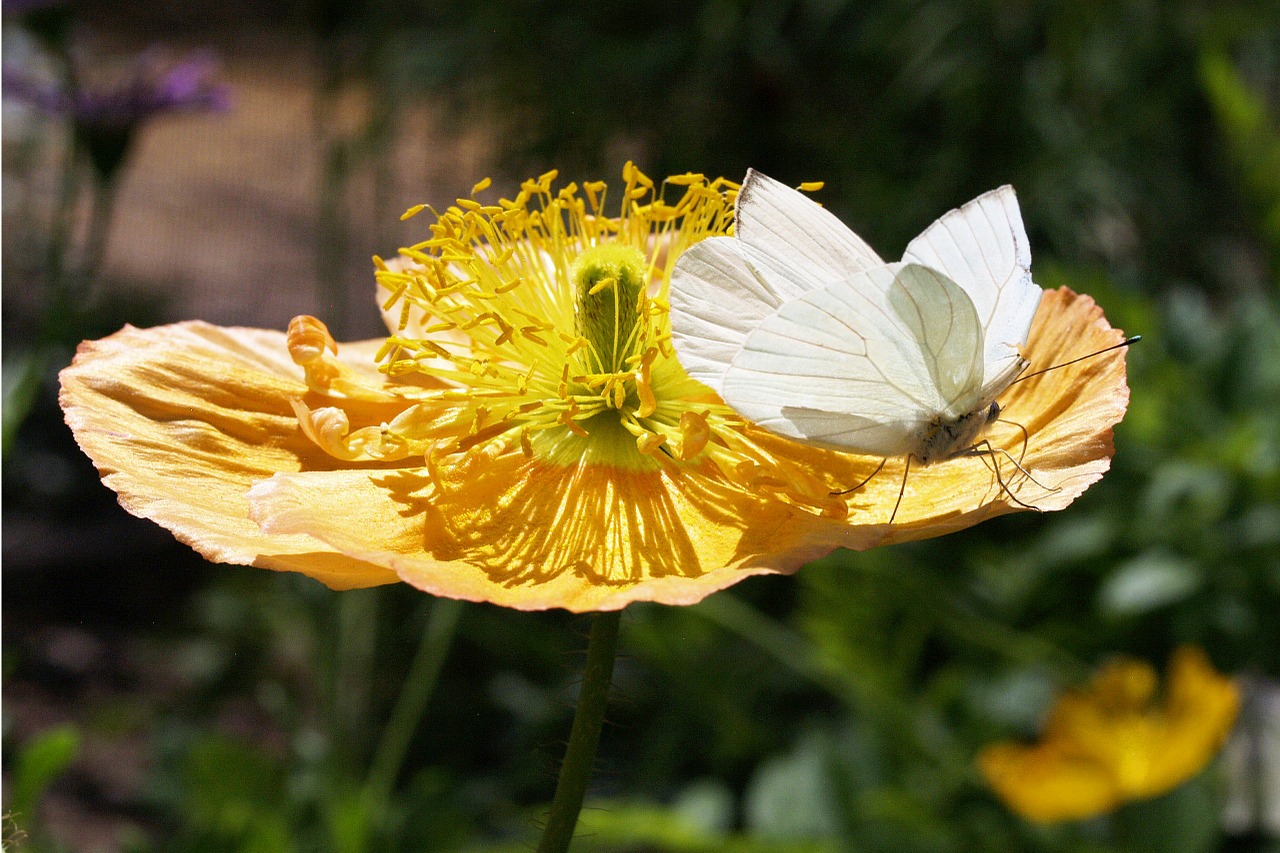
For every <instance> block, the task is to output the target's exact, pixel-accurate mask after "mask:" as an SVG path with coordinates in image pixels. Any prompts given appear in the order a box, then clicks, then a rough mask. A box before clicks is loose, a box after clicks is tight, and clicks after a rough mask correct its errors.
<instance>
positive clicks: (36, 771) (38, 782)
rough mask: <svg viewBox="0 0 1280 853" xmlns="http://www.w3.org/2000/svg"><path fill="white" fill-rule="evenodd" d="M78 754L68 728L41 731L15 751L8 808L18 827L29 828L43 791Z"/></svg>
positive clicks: (77, 738) (76, 741) (77, 741)
mask: <svg viewBox="0 0 1280 853" xmlns="http://www.w3.org/2000/svg"><path fill="white" fill-rule="evenodd" d="M79 752H80V734H79V732H77V731H76V730H75V728H74V727H72V726H69V725H68V726H58V727H56V728H52V729H48V730H46V731H43V732H41V733H40V734H38V735H36V736H35V737H33V738H32V739H31V740H29V741H28V742H27V743H26V744H24V745H23V746H22V747H21V748H20V749H19V751H18V755H17V758H16V759H15V760H14V766H13V782H12V783H11V784H12V786H13V787H12V788H11V791H10V795H9V805H8V808H9V812H10V813H11V814H13V815H14V816H15V820H16V821H17V822H18V824H19V825H20V826H27V827H29V826H31V825H32V822H33V821H34V819H35V814H36V807H37V806H38V805H39V803H40V799H41V798H42V797H43V796H44V794H45V791H47V790H48V789H49V786H50V785H51V784H53V782H54V780H55V779H57V778H58V777H59V776H61V775H62V774H63V773H64V772H66V770H67V768H68V767H70V766H71V763H72V762H73V761H75V760H76V755H77V754H78V753H79Z"/></svg>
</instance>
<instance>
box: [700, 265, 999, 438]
mask: <svg viewBox="0 0 1280 853" xmlns="http://www.w3.org/2000/svg"><path fill="white" fill-rule="evenodd" d="M981 343H982V329H981V327H980V325H979V323H978V318H977V314H976V312H975V311H974V309H973V305H972V302H971V301H970V300H969V299H968V297H966V296H965V294H964V293H963V291H961V290H960V288H959V287H957V286H956V285H955V284H954V283H953V282H951V281H949V280H948V279H947V278H946V277H945V276H942V275H940V274H938V273H937V272H935V271H933V270H930V269H927V268H925V267H921V266H918V265H901V264H892V265H886V266H881V267H874V268H871V269H868V270H864V271H862V272H860V273H856V274H854V275H852V276H848V277H846V278H844V279H843V280H841V281H838V282H835V283H833V284H830V285H828V286H826V287H823V288H819V289H817V290H813V291H811V292H809V293H806V294H805V295H804V296H801V297H799V298H798V299H795V300H792V301H790V302H787V303H785V304H783V305H782V306H780V307H779V308H778V309H777V310H776V311H775V312H774V313H773V314H771V315H770V316H769V317H767V318H766V319H764V320H763V321H762V322H761V323H760V324H759V325H758V326H757V327H756V328H755V330H753V331H752V332H751V333H750V334H749V335H748V336H747V338H746V340H745V341H744V342H743V346H742V349H741V351H740V352H739V353H738V355H737V356H736V357H735V358H734V360H733V363H732V364H731V365H730V367H729V369H728V370H727V371H726V372H725V376H724V397H725V400H726V401H727V402H729V404H730V405H732V406H733V407H734V408H735V409H736V410H738V411H739V412H740V413H741V414H743V415H744V416H746V417H748V418H750V419H751V420H754V421H756V422H757V423H759V424H760V425H761V426H764V427H766V428H767V429H772V430H774V431H777V432H780V433H782V434H784V435H788V436H791V437H794V438H800V439H804V440H806V441H815V442H819V443H822V444H826V445H830V446H835V447H840V448H843V449H853V450H858V451H860V452H864V453H877V454H880V455H884V456H896V455H901V454H904V453H909V452H911V451H912V449H913V448H914V447H915V444H916V442H917V441H918V438H917V437H918V435H919V433H920V431H921V430H922V429H923V428H924V426H925V425H926V424H927V423H929V422H930V421H931V420H933V419H934V418H936V417H937V415H938V414H939V413H940V412H949V411H951V410H953V409H961V408H963V407H965V406H968V405H971V404H976V403H975V402H974V401H976V400H977V398H978V395H979V393H980V391H981V378H982V360H981V349H982V347H981ZM780 389H785V393H780Z"/></svg>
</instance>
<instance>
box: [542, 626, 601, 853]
mask: <svg viewBox="0 0 1280 853" xmlns="http://www.w3.org/2000/svg"><path fill="white" fill-rule="evenodd" d="M621 621H622V612H621V611H612V612H608V613H597V614H596V616H595V618H594V620H593V621H592V622H591V639H590V640H589V641H588V642H587V663H586V666H585V667H584V669H583V672H582V690H581V692H580V693H579V694H578V709H577V711H576V712H574V715H573V729H572V730H571V731H570V733H569V746H568V748H567V749H566V750H565V754H564V763H563V764H561V765H560V779H559V780H558V781H557V782H556V794H555V797H554V798H553V799H552V801H551V812H550V813H549V814H548V815H547V825H546V828H545V829H543V831H542V840H541V841H539V842H538V851H537V853H565V852H566V851H567V850H568V849H569V842H571V841H572V840H573V830H574V828H575V827H576V826H577V825H578V813H579V812H581V811H582V800H583V798H584V797H585V796H586V793H587V780H588V779H589V778H590V776H591V767H592V765H593V764H594V763H595V758H596V747H598V746H599V745H600V729H601V728H602V727H603V726H604V711H605V706H606V705H607V704H608V701H609V685H610V684H611V683H612V682H613V662H614V658H615V657H616V655H617V651H618V626H619V624H620V623H621Z"/></svg>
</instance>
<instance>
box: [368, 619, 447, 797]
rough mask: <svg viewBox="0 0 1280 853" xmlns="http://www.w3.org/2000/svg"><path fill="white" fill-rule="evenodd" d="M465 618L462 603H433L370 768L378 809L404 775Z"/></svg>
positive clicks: (372, 793)
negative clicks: (411, 748)
mask: <svg viewBox="0 0 1280 853" xmlns="http://www.w3.org/2000/svg"><path fill="white" fill-rule="evenodd" d="M461 615H462V602H461V601H454V600H453V599H451V598H437V599H434V600H433V601H432V603H431V614H430V616H428V618H427V627H426V630H425V631H423V632H422V640H421V641H420V642H419V643H418V651H417V652H416V653H415V654H414V657H413V663H412V664H410V666H409V674H408V675H407V676H405V681H404V687H403V688H402V689H401V691H400V696H399V698H397V699H396V705H395V707H394V708H393V709H392V710H391V719H390V720H389V721H388V722H387V726H386V728H385V729H383V732H382V739H381V740H380V741H379V742H378V748H377V751H376V752H375V753H374V756H373V763H372V764H371V765H370V767H369V778H368V780H367V781H366V782H365V796H366V797H367V798H368V799H369V800H370V801H372V802H373V803H375V804H376V805H377V806H378V807H380V806H381V805H382V804H384V803H386V801H387V798H388V797H389V796H390V795H391V788H392V786H393V785H394V784H395V781H396V777H397V776H398V775H400V767H401V765H403V764H404V756H405V753H406V752H407V751H408V748H409V741H410V739H411V738H412V737H413V732H414V729H415V728H416V727H417V725H418V720H420V719H421V718H422V712H423V711H424V710H425V709H426V707H427V703H428V702H429V701H430V700H431V694H432V693H433V692H435V686H436V682H437V681H438V680H439V678H440V669H441V667H443V666H444V661H445V657H446V656H447V655H448V653H449V646H451V645H452V644H453V635H454V631H455V630H456V628H457V626H458V617H459V616H461Z"/></svg>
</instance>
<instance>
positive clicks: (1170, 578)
mask: <svg viewBox="0 0 1280 853" xmlns="http://www.w3.org/2000/svg"><path fill="white" fill-rule="evenodd" d="M1199 585H1200V574H1199V572H1198V571H1197V569H1196V565H1195V563H1193V562H1191V561H1189V560H1186V559H1182V558H1179V557H1175V556H1173V555H1171V554H1165V553H1148V554H1144V555H1142V556H1140V557H1136V558H1134V559H1133V560H1130V561H1129V562H1127V563H1125V564H1124V565H1123V566H1121V567H1120V568H1119V569H1117V570H1116V572H1115V574H1113V575H1111V577H1109V578H1107V580H1106V582H1105V583H1104V584H1103V585H1102V588H1101V589H1100V590H1099V591H1098V606H1099V609H1100V610H1101V612H1102V613H1103V614H1104V615H1105V616H1110V617H1124V616H1137V615H1141V614H1143V613H1146V612H1148V611H1150V610H1155V609H1156V608H1158V607H1164V606H1166V605H1169V604H1173V603H1175V602H1178V601H1182V600H1183V599H1184V598H1186V597H1187V596H1189V595H1191V594H1192V593H1193V592H1195V591H1196V589H1197V588H1198V587H1199Z"/></svg>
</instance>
